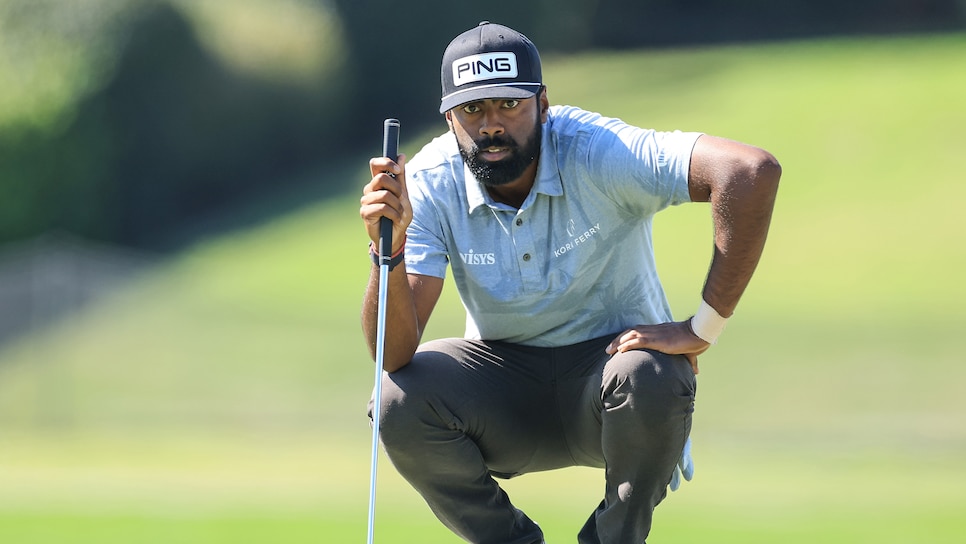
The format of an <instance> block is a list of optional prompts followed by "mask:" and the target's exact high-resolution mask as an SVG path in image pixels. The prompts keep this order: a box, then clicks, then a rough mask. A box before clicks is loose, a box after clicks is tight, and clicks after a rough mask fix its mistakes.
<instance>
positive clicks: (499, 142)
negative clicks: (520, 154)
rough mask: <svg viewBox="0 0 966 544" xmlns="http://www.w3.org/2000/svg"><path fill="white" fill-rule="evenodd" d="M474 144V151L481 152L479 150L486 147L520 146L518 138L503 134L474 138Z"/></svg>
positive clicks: (511, 147) (512, 147) (514, 147)
mask: <svg viewBox="0 0 966 544" xmlns="http://www.w3.org/2000/svg"><path fill="white" fill-rule="evenodd" d="M473 146H474V149H473V151H474V152H479V150H481V149H486V148H487V147H506V148H510V149H516V148H517V147H519V146H518V144H517V142H516V140H514V139H513V138H510V137H503V136H487V137H486V138H483V139H481V140H473Z"/></svg>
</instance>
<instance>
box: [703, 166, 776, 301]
mask: <svg viewBox="0 0 966 544" xmlns="http://www.w3.org/2000/svg"><path fill="white" fill-rule="evenodd" d="M780 177H781V167H780V166H779V164H778V162H777V161H776V160H775V159H774V157H772V156H771V155H769V154H767V153H762V154H761V155H760V156H758V157H757V158H756V159H755V160H753V161H749V162H748V163H747V164H745V165H743V166H742V167H741V168H737V169H734V170H733V171H732V173H731V178H732V179H730V180H728V181H727V182H726V183H722V184H720V185H719V186H718V190H717V191H712V192H711V195H710V196H711V210H712V218H713V222H714V255H713V258H712V261H711V267H710V270H709V272H708V277H707V281H706V282H705V285H704V290H703V292H702V296H703V298H704V300H705V301H706V302H707V303H708V304H709V305H711V306H712V307H713V308H714V309H715V310H716V311H717V312H718V313H719V314H721V316H722V317H729V316H731V314H733V313H734V310H735V307H736V306H737V305H738V300H739V299H740V298H741V296H742V294H743V293H744V291H745V288H746V287H747V286H748V283H749V282H750V281H751V277H752V275H753V274H754V272H755V268H756V267H757V266H758V262H759V260H760V258H761V254H762V251H763V250H764V247H765V240H766V238H767V236H768V228H769V225H770V223H771V216H772V209H773V208H774V204H775V196H776V194H777V191H778V181H779V178H780Z"/></svg>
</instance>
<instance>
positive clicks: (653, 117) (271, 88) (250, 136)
mask: <svg viewBox="0 0 966 544" xmlns="http://www.w3.org/2000/svg"><path fill="white" fill-rule="evenodd" d="M481 20H491V21H493V22H499V23H501V24H507V25H509V26H512V27H514V28H517V29H518V30H520V31H522V32H524V33H526V34H527V35H528V36H529V37H530V38H531V39H533V41H534V42H535V43H536V44H537V46H538V47H539V48H540V50H541V54H542V56H543V59H544V64H545V66H544V72H545V81H546V82H547V84H548V85H549V96H550V100H551V103H554V104H564V103H568V104H574V105H578V106H582V107H584V108H586V109H591V110H595V111H599V112H601V113H603V114H605V115H608V116H613V117H621V118H623V119H624V120H626V121H628V122H631V123H633V124H637V125H640V126H645V127H653V128H656V129H659V130H674V129H681V130H694V131H703V132H708V133H712V134H716V135H719V136H724V137H728V138H733V139H736V140H741V141H745V142H748V143H752V144H755V145H759V146H761V147H764V148H766V149H768V150H769V151H772V152H773V153H774V154H775V155H776V156H777V157H778V158H779V160H780V161H781V162H782V164H783V166H784V171H785V174H784V177H783V182H782V188H781V191H780V195H779V203H778V207H777V209H776V214H775V220H774V224H773V227H772V232H771V235H770V240H769V246H768V247H767V249H766V253H765V256H764V258H763V260H762V263H761V265H760V267H759V271H758V273H757V275H756V277H755V279H754V281H753V283H752V286H751V287H750V288H749V290H748V293H747V294H746V296H745V298H744V299H743V301H742V304H741V305H740V306H739V312H738V314H737V317H736V319H735V320H734V321H733V322H732V324H731V325H729V330H728V332H727V333H726V334H725V337H724V338H723V339H722V342H721V343H720V344H719V345H717V346H715V348H714V349H713V350H712V351H710V352H709V353H708V354H706V355H705V356H704V357H703V358H702V373H701V376H700V379H699V383H700V386H699V394H698V405H697V413H696V419H695V428H694V433H693V439H694V442H695V457H696V463H697V476H696V479H695V481H693V482H690V483H689V484H687V485H685V486H684V488H683V489H682V490H681V491H678V492H677V493H675V494H673V495H672V496H671V497H670V498H669V499H668V500H667V501H666V503H665V504H663V505H662V506H661V507H660V509H659V511H658V516H657V518H656V522H655V529H654V534H653V536H652V538H651V539H650V540H649V541H653V542H658V543H660V542H664V543H673V542H678V543H684V542H699V541H703V542H762V543H764V542H806V541H808V542H813V541H816V540H821V541H824V542H873V541H874V542H910V541H912V542H937V543H938V542H959V541H960V540H959V539H961V535H962V534H963V531H964V530H966V522H964V521H962V512H963V511H964V510H966V467H963V466H962V461H963V459H966V424H964V421H966V395H964V385H963V384H964V383H966V367H964V365H963V362H964V361H963V357H962V355H961V350H960V349H959V346H958V342H957V339H958V335H959V334H961V330H962V328H963V326H964V325H966V320H964V318H963V317H962V315H961V312H960V311H959V310H958V307H959V306H960V305H961V304H962V303H963V302H966V287H964V284H963V282H962V278H963V277H964V273H966V217H964V215H963V214H962V212H961V210H960V209H959V208H960V207H961V204H960V203H961V202H962V201H963V199H964V198H966V183H964V182H966V179H964V178H963V175H962V174H961V167H960V166H961V160H962V156H963V149H964V148H966V136H964V134H963V131H962V127H963V126H964V125H966V100H964V97H966V2H964V1H963V0H879V1H874V0H857V1H854V2H833V1H829V0H810V1H807V2H806V1H804V0H801V1H799V0H789V1H786V2H767V1H764V0H743V1H741V2H734V1H731V2H726V1H723V0H692V1H682V0H678V1H670V0H647V1H630V0H596V1H590V0H562V1H556V2H547V1H540V2H532V3H530V4H528V5H526V6H522V5H520V3H519V2H510V1H502V0H497V1H495V2H489V3H486V5H484V6H475V5H463V4H461V3H453V2H443V1H441V0H427V1H424V2H419V3H418V4H413V3H409V4H407V3H400V2H391V1H388V0H372V1H360V0H344V1H343V0H338V1H336V0H273V1H268V0H264V1H260V0H234V1H232V2H226V1H219V0H84V1H76V2H75V1H68V0H0V541H2V542H17V543H20V542H38V543H39V542H58V543H63V542H83V543H87V542H92V543H93V542H97V543H114V542H118V543H120V542H125V543H128V542H159V543H160V542H184V543H192V542H205V543H211V542H225V543H229V542H268V541H271V542H336V543H341V542H353V541H362V539H363V538H365V530H366V527H365V522H366V509H367V499H368V477H369V473H368V469H369V440H370V438H371V435H370V434H369V433H370V430H369V427H368V424H367V420H366V418H365V404H366V401H367V400H368V397H369V392H370V389H371V387H372V372H371V363H370V362H369V359H368V355H367V353H366V349H365V346H364V344H363V342H362V337H361V333H360V329H359V324H358V307H359V303H360V301H361V295H362V291H363V288H364V286H365V282H366V279H367V274H368V271H369V261H368V258H367V256H366V249H365V248H366V242H367V240H366V236H365V233H364V232H363V230H362V229H361V228H360V225H359V221H358V215H357V210H358V196H359V193H360V191H361V187H362V185H363V184H364V183H365V182H366V181H367V179H368V169H367V161H368V158H369V157H370V156H374V155H378V154H379V153H380V152H381V134H382V120H383V119H384V118H386V117H397V118H399V119H401V120H402V125H403V138H402V140H403V141H402V148H403V149H402V151H403V152H405V153H407V154H408V155H410V156H412V154H414V153H415V152H416V151H417V150H418V149H419V148H420V147H421V146H422V145H423V143H424V142H425V141H427V140H428V139H429V138H431V137H432V136H434V135H436V134H438V133H440V132H442V131H444V130H445V129H446V127H445V124H444V123H443V121H442V118H441V116H440V115H439V114H438V113H436V112H437V104H438V99H439V59H440V57H441V55H442V51H443V49H444V48H445V46H446V44H447V43H448V42H449V40H450V39H452V38H453V37H454V36H456V35H457V34H459V33H460V32H462V31H463V30H466V29H468V28H471V27H473V26H475V25H476V24H477V23H478V22H479V21H481ZM655 228H656V240H657V242H656V243H657V249H656V250H657V252H658V261H659V266H661V274H662V278H664V283H665V285H666V288H667V290H668V294H669V297H670V299H671V302H672V307H673V308H674V311H675V313H676V315H677V317H678V318H679V319H684V318H686V317H687V316H688V315H689V312H691V311H692V309H693V308H694V307H696V306H697V301H698V296H699V292H700V287H701V282H702V280H703V275H704V272H705V271H706V269H707V265H708V260H709V258H710V244H709V240H710V219H709V216H708V210H707V208H705V207H702V206H683V207H680V208H675V209H673V210H668V211H667V212H665V213H664V214H662V215H661V216H659V218H658V221H657V222H656V227H655ZM462 322H463V314H462V308H461V306H460V303H459V300H458V298H457V297H456V295H455V293H454V292H453V290H452V286H451V285H448V286H447V291H446V293H445V294H444V299H443V301H441V303H440V305H439V309H438V310H437V311H436V314H435V315H434V319H433V321H432V322H431V324H430V326H431V328H430V330H429V331H427V336H426V337H427V338H430V337H438V336H443V335H461V334H462ZM602 485H603V484H602V477H601V475H600V473H599V472H596V471H589V470H587V471H585V470H581V469H572V470H566V471H559V472H554V473H549V474H537V475H531V476H527V477H523V478H520V479H518V480H511V481H509V482H507V483H506V487H507V489H508V490H509V491H510V492H511V496H513V497H514V499H515V502H516V503H517V505H518V506H520V507H521V508H523V509H524V510H526V511H527V512H528V513H530V514H531V516H532V517H534V518H535V519H536V520H537V521H538V522H540V523H541V525H542V526H543V527H544V528H545V530H546V531H547V535H548V541H549V542H551V543H553V542H567V541H570V542H572V541H574V540H575V537H574V536H573V535H575V534H576V532H577V530H578V529H579V527H580V526H581V525H582V523H583V519H584V518H585V517H586V516H587V515H588V514H589V513H590V511H591V510H592V509H593V508H594V507H595V505H596V504H597V502H598V501H599V500H600V494H601V492H602ZM379 493H380V495H379V507H378V514H377V539H378V540H380V541H383V542H406V543H408V542H419V543H430V542H440V543H443V542H455V541H456V540H455V538H454V537H452V536H451V535H449V534H448V532H447V531H446V530H445V529H443V528H442V527H440V526H439V524H438V523H437V522H436V521H435V519H433V518H432V515H431V514H430V513H429V512H428V510H427V509H426V507H425V506H424V505H423V503H422V502H421V499H419V497H418V496H416V495H415V494H414V493H413V492H412V491H411V490H410V489H409V488H408V486H407V485H406V484H405V482H403V481H402V480H401V479H399V477H398V476H397V475H396V474H395V472H394V471H393V470H392V468H391V466H390V465H389V463H388V460H386V459H385V458H383V459H382V461H381V466H380V487H379Z"/></svg>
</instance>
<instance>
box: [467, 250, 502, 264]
mask: <svg viewBox="0 0 966 544" xmlns="http://www.w3.org/2000/svg"><path fill="white" fill-rule="evenodd" d="M460 259H463V264H468V265H480V264H482V265H488V264H496V255H495V254H493V253H474V252H473V250H472V249H471V250H470V251H469V252H468V253H460Z"/></svg>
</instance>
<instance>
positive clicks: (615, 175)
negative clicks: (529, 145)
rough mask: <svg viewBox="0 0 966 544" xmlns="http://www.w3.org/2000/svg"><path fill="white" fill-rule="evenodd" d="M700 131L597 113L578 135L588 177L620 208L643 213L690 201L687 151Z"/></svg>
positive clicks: (650, 212) (689, 156)
mask: <svg viewBox="0 0 966 544" xmlns="http://www.w3.org/2000/svg"><path fill="white" fill-rule="evenodd" d="M699 136H701V133H697V132H681V131H674V132H659V131H655V130H652V129H642V128H638V127H635V126H632V125H628V124H626V123H624V122H623V121H620V120H619V119H608V118H603V117H602V118H600V119H598V120H597V122H595V123H593V125H591V126H590V127H588V129H587V130H586V131H585V134H583V135H582V138H581V146H582V147H584V150H583V153H582V155H583V156H584V157H585V159H586V163H585V167H586V168H587V170H588V174H589V177H590V179H593V180H595V182H596V183H597V184H598V185H599V187H600V189H601V190H602V191H603V192H604V193H605V194H607V195H609V196H610V197H611V198H613V199H614V201H615V202H616V203H617V204H618V205H619V206H621V207H622V208H624V209H627V210H628V211H630V212H632V213H635V214H643V215H652V214H654V213H657V212H658V211H660V210H662V209H664V208H666V207H668V206H673V205H677V204H681V203H684V202H690V200H691V198H690V195H689V193H688V171H689V168H690V165H691V151H692V150H693V149H694V143H695V142H696V141H697V139H698V137H699Z"/></svg>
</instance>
